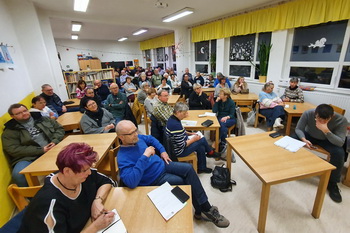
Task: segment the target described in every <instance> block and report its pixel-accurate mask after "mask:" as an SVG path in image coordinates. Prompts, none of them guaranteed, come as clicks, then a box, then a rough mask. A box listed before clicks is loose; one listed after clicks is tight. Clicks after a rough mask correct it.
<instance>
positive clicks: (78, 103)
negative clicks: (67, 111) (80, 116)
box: [65, 98, 80, 108]
mask: <svg viewBox="0 0 350 233" xmlns="http://www.w3.org/2000/svg"><path fill="white" fill-rule="evenodd" d="M67 101H73V102H74V103H72V104H67V105H65V106H66V107H67V108H74V107H79V106H80V99H78V98H74V99H69V100H67Z"/></svg>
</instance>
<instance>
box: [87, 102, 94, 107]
mask: <svg viewBox="0 0 350 233" xmlns="http://www.w3.org/2000/svg"><path fill="white" fill-rule="evenodd" d="M94 105H96V103H95V102H94V103H91V104H88V105H86V106H88V107H91V106H94Z"/></svg>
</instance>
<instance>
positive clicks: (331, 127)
mask: <svg viewBox="0 0 350 233" xmlns="http://www.w3.org/2000/svg"><path fill="white" fill-rule="evenodd" d="M347 124H348V122H347V120H346V118H345V117H344V116H342V115H340V114H338V113H334V110H333V108H332V106H330V105H328V104H320V105H319V106H317V108H316V109H310V110H308V111H306V112H304V113H303V115H302V116H301V117H300V120H299V121H298V124H297V127H296V129H295V133H296V135H297V137H298V138H299V139H300V140H301V141H303V142H305V143H306V147H308V148H312V147H313V144H316V145H319V146H321V147H322V148H324V149H325V150H326V151H328V152H329V153H330V155H331V160H330V163H331V164H332V165H334V166H335V167H336V169H335V170H333V171H332V173H331V176H330V178H329V183H328V187H327V189H328V191H329V196H330V197H331V199H332V200H333V201H335V202H341V201H342V197H341V195H340V191H339V188H338V186H337V183H338V182H339V181H340V176H341V169H342V168H343V166H344V156H345V151H344V149H343V148H342V146H343V144H344V142H345V137H346V127H347Z"/></svg>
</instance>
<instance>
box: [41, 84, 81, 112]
mask: <svg viewBox="0 0 350 233" xmlns="http://www.w3.org/2000/svg"><path fill="white" fill-rule="evenodd" d="M41 91H42V93H41V94H40V96H42V97H44V99H45V101H46V105H47V107H49V108H50V109H51V110H52V111H54V112H56V113H58V115H62V114H63V113H65V112H76V111H79V108H78V107H75V108H69V109H67V107H66V106H65V105H64V104H63V103H62V100H61V98H60V97H59V96H58V95H57V94H55V93H54V92H53V88H52V87H51V86H50V85H49V84H44V85H42V86H41Z"/></svg>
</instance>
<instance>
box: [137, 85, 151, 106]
mask: <svg viewBox="0 0 350 233" xmlns="http://www.w3.org/2000/svg"><path fill="white" fill-rule="evenodd" d="M150 87H151V86H150V85H149V83H148V82H143V83H142V84H141V86H140V88H141V90H140V91H139V93H138V94H137V100H138V101H139V103H140V104H144V103H145V99H146V98H147V91H148V90H149V89H150Z"/></svg>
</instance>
